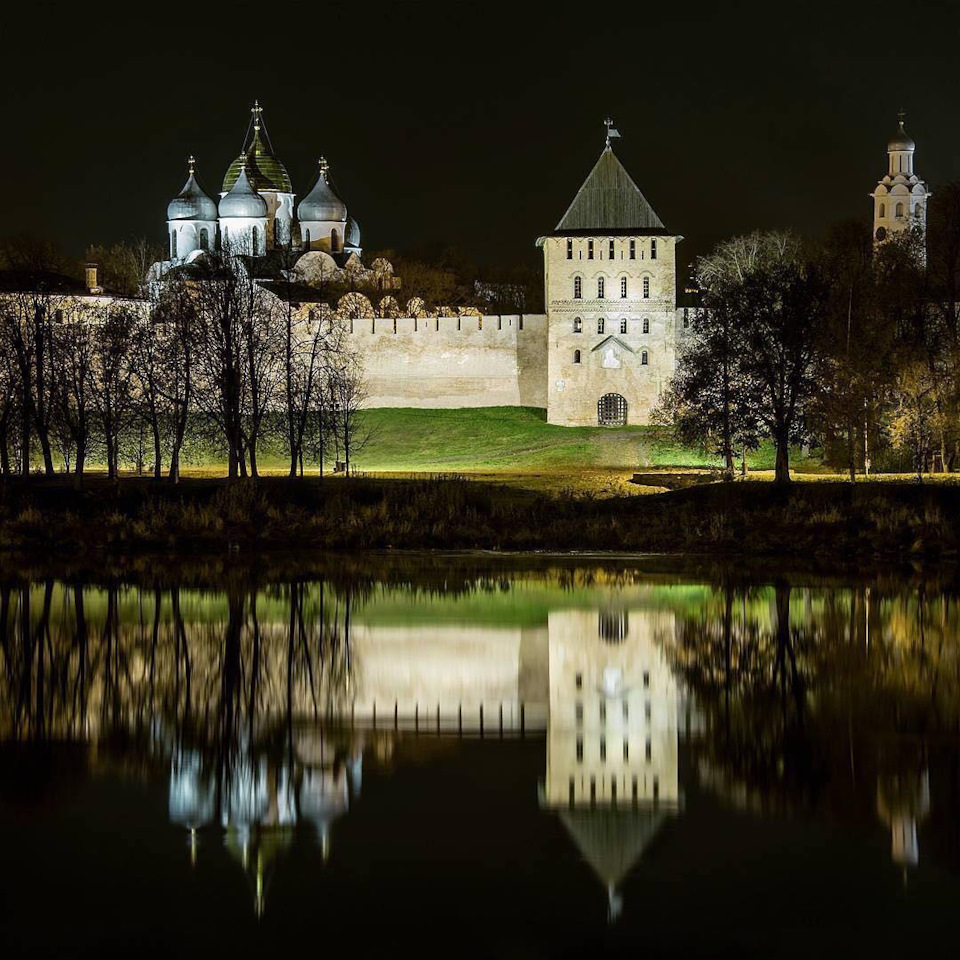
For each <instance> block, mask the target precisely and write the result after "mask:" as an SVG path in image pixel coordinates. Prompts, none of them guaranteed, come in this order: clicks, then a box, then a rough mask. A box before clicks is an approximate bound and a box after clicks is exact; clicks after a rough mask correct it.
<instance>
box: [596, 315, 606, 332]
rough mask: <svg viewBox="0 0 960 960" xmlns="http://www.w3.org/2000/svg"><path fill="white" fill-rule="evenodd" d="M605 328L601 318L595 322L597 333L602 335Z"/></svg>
mask: <svg viewBox="0 0 960 960" xmlns="http://www.w3.org/2000/svg"><path fill="white" fill-rule="evenodd" d="M605 327H606V322H605V321H604V319H603V317H601V318H600V319H599V320H598V321H597V333H603V331H604V329H605Z"/></svg>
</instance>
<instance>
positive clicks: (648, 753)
mask: <svg viewBox="0 0 960 960" xmlns="http://www.w3.org/2000/svg"><path fill="white" fill-rule="evenodd" d="M643 752H644V757H645V759H646V761H647V763H649V762H650V761H651V760H652V759H653V743H652V742H651V741H650V738H649V737H647V742H646V743H645V744H644V751H643Z"/></svg>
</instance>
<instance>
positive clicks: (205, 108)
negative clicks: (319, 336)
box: [0, 0, 960, 263]
mask: <svg viewBox="0 0 960 960" xmlns="http://www.w3.org/2000/svg"><path fill="white" fill-rule="evenodd" d="M701 7H703V9H702V10H701ZM659 8H666V9H669V10H673V11H675V12H672V13H657V12H654V10H655V9H659ZM4 17H5V22H4V34H5V40H6V42H5V43H4V61H3V63H2V65H0V71H2V80H0V90H2V93H0V106H2V109H3V119H4V124H3V125H4V133H3V145H2V148H0V169H2V174H3V176H2V183H3V184H4V185H5V187H6V192H5V197H4V200H5V203H4V214H3V216H2V217H0V234H11V233H14V232H17V231H21V230H28V231H31V232H33V233H37V234H43V235H49V236H52V237H56V238H58V239H59V240H60V242H61V243H62V245H63V247H64V248H65V249H66V251H67V252H68V253H70V254H72V255H75V256H81V255H82V252H83V249H84V246H85V245H86V244H87V243H90V242H111V241H115V240H119V239H123V238H125V237H129V236H132V235H147V236H149V237H151V238H154V239H156V240H158V241H160V240H162V239H163V237H164V217H165V206H166V203H167V201H168V200H169V199H170V198H171V197H173V196H174V195H175V194H176V193H177V192H178V191H179V189H180V187H181V185H182V183H183V180H184V179H185V162H184V161H185V158H186V156H187V155H188V154H189V153H191V152H193V153H195V154H196V155H197V157H198V159H199V173H200V176H201V181H202V183H203V184H204V185H205V186H206V188H207V190H208V192H211V193H214V191H216V190H217V189H218V188H219V183H220V179H221V177H222V175H223V172H224V170H225V168H226V166H227V165H228V163H229V162H230V161H231V159H233V157H235V156H236V154H237V153H238V152H239V150H240V147H241V141H242V139H243V135H244V132H245V130H246V126H247V121H248V118H249V113H248V110H249V106H250V103H251V101H252V100H253V99H254V98H255V97H258V98H259V99H260V101H261V103H262V104H263V105H264V108H265V118H266V122H267V127H268V129H269V131H270V134H271V136H272V139H273V143H274V146H275V148H276V150H277V153H278V155H279V156H280V157H281V159H283V161H284V162H285V163H286V165H287V168H288V170H289V171H290V174H291V176H292V178H293V182H294V188H295V189H296V190H297V192H298V194H299V195H300V196H302V195H303V193H305V192H306V190H307V189H308V188H309V186H310V184H311V183H312V179H313V177H314V176H315V170H316V163H315V160H316V157H317V156H319V155H320V154H321V153H323V154H326V155H327V157H329V159H330V162H331V165H332V173H333V178H334V181H335V183H336V184H337V186H338V189H339V190H340V192H341V193H342V195H343V197H344V199H345V200H346V202H347V204H348V206H349V208H350V211H351V213H352V214H353V215H355V216H356V217H357V219H358V220H359V222H360V224H361V227H362V229H363V241H364V243H363V245H364V247H365V248H366V249H368V250H372V249H378V248H382V247H394V248H400V249H404V248H410V247H415V246H417V245H421V244H434V243H438V244H447V243H449V244H455V245H458V246H460V247H462V248H463V249H464V250H465V251H466V252H467V253H468V254H469V255H471V256H473V257H475V258H477V259H478V260H481V261H489V262H498V263H510V262H514V261H518V260H525V261H527V262H529V263H536V262H537V261H536V257H537V254H536V252H535V251H534V248H533V244H534V241H535V240H536V238H537V236H538V235H540V234H543V233H548V232H549V231H550V230H551V229H552V228H553V226H554V225H555V224H556V222H557V220H558V219H559V218H560V216H561V215H562V214H563V212H564V210H565V209H566V206H567V204H568V203H569V202H570V200H571V199H572V198H573V195H574V193H575V192H576V190H577V188H578V187H579V186H580V183H581V182H582V181H583V179H584V177H585V176H586V174H587V172H588V171H589V169H590V167H591V166H592V164H593V163H594V161H595V160H596V157H597V155H598V154H599V151H600V149H601V148H602V145H603V127H602V123H601V121H602V119H603V117H604V116H605V115H606V114H607V113H610V114H612V116H613V117H614V118H615V120H616V123H617V126H618V127H619V129H620V131H621V133H622V134H623V139H622V140H621V141H619V142H618V144H617V152H618V155H619V156H620V157H621V159H622V160H623V162H624V163H625V165H626V167H627V169H628V170H629V171H630V172H631V174H632V175H633V177H634V179H635V180H636V181H637V183H638V184H639V186H640V188H641V189H642V190H643V191H644V193H645V194H646V196H647V198H648V199H649V200H650V201H651V203H652V204H653V206H654V208H655V209H656V210H657V212H658V213H659V214H660V216H661V218H662V219H663V220H664V221H665V223H666V224H667V226H668V227H669V228H670V229H672V230H674V231H676V232H678V233H681V234H683V235H684V236H685V237H686V238H687V240H686V242H685V244H684V248H686V250H687V252H688V254H694V253H699V252H705V250H706V249H708V248H709V246H710V245H711V244H712V243H714V242H715V241H716V240H718V239H721V238H723V237H727V236H731V235H734V234H737V233H741V232H744V231H748V230H751V229H753V228H757V227H759V228H772V227H788V226H789V227H793V228H794V229H796V230H798V231H800V232H802V233H805V234H812V235H816V234H817V233H819V232H821V231H822V230H823V229H824V228H825V227H826V226H827V225H828V224H829V223H830V222H831V221H834V220H838V219H843V218H846V217H851V216H868V215H869V213H870V209H871V207H870V201H869V199H868V197H867V194H868V193H869V192H870V190H871V189H872V188H873V185H874V184H875V182H876V180H877V179H878V178H879V177H880V176H882V174H883V173H884V171H885V162H886V155H885V145H886V141H887V139H888V137H889V136H890V135H891V134H892V132H893V130H894V129H895V127H896V113H897V110H898V109H899V108H900V107H901V106H903V107H904V108H905V109H906V110H907V113H908V119H907V129H908V130H909V131H910V133H911V134H912V136H913V137H914V138H915V139H916V141H917V144H918V150H917V160H916V168H917V171H918V172H919V173H920V175H921V176H923V177H924V178H925V179H926V180H927V181H928V183H930V184H931V185H932V187H933V189H934V191H936V186H937V184H938V183H943V182H945V181H947V180H950V179H954V178H960V122H958V104H960V70H958V66H957V51H958V49H960V42H958V41H960V8H958V6H957V5H956V4H954V3H949V2H943V3H925V2H914V3H911V4H908V5H902V4H896V5H886V6H884V5H881V4H877V3H870V4H860V3H843V2H841V0H836V2H834V3H832V4H823V5H820V4H819V3H805V4H790V3H770V2H767V3H763V4H747V3H736V2H728V3H724V4H709V5H707V4H702V5H701V4H694V3H690V2H682V0H681V2H679V3H675V4H669V3H666V4H647V3H635V2H631V3H614V2H612V0H606V2H604V3H588V2H584V3H581V4H579V5H575V6H570V7H567V6H566V5H563V4H560V3H550V4H532V3H530V4H528V3H525V2H521V0H515V2H514V3H512V4H509V5H502V6H501V5H499V4H496V3H492V2H488V3H477V4H473V3H456V2H453V0H450V2H448V3H446V4H443V5H442V6H432V5H428V4H417V3H403V4H395V5H383V6H378V5H377V4H373V3H370V2H355V3H351V2H349V0H338V2H337V3H325V2H320V0H315V2H312V3H309V4H303V5H300V4H292V3H284V2H280V0H275V2H273V3H265V2H263V0H260V2H258V3H256V4H252V5H249V6H246V5H245V4H244V3H243V2H241V0H232V2H230V3H218V4H216V5H215V6H211V7H210V8H207V7H206V6H205V5H203V4H200V3H192V4H191V3H182V4H154V5H142V4H136V5H134V4H128V5H126V7H125V10H124V12H118V11H117V10H115V8H114V7H112V6H110V7H107V6H103V7H102V8H99V9H98V5H97V4H96V3H95V2H94V3H88V4H71V5H70V6H69V7H66V6H64V7H61V6H60V5H53V4H44V3H38V2H34V3H33V4H32V5H31V6H30V7H29V9H27V5H26V4H20V5H18V8H17V12H16V13H15V14H12V15H11V14H10V13H9V12H7V13H5V15H4ZM935 199H936V198H934V202H935Z"/></svg>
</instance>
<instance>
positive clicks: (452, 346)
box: [345, 314, 547, 409]
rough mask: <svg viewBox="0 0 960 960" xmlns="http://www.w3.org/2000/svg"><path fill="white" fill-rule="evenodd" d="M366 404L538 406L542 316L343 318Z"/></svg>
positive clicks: (543, 378) (543, 379)
mask: <svg viewBox="0 0 960 960" xmlns="http://www.w3.org/2000/svg"><path fill="white" fill-rule="evenodd" d="M345 323H346V324H347V325H348V326H347V344H348V346H349V347H350V349H351V351H353V352H354V353H355V354H356V355H357V356H358V357H359V358H360V360H361V361H362V363H363V371H364V380H365V383H366V392H367V399H366V401H365V404H364V405H365V406H367V407H424V408H430V409H440V408H447V409H450V408H456V407H504V406H523V407H546V405H547V318H546V317H545V316H544V315H543V314H524V315H523V316H519V315H513V316H508V315H502V316H498V315H494V316H483V317H480V316H459V317H397V318H393V319H392V318H389V317H377V318H360V319H355V320H348V321H345Z"/></svg>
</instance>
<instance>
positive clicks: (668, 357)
mask: <svg viewBox="0 0 960 960" xmlns="http://www.w3.org/2000/svg"><path fill="white" fill-rule="evenodd" d="M611 123H612V121H607V127H608V136H607V141H606V144H605V146H604V149H603V152H602V153H601V154H600V158H599V160H597V162H596V164H595V165H594V167H593V170H591V171H590V174H589V176H588V177H587V179H586V180H585V181H584V183H583V186H581V187H580V190H579V191H578V192H577V195H576V196H575V197H574V199H573V202H572V203H571V204H570V207H569V208H568V210H567V212H566V213H565V214H564V215H563V217H561V219H560V222H559V223H558V224H557V226H556V229H555V230H554V231H553V233H552V234H551V235H550V236H547V237H541V238H540V240H538V241H537V244H538V246H540V247H542V249H543V265H544V285H545V300H546V311H547V328H548V346H547V420H548V422H550V423H556V424H561V425H563V426H596V425H598V424H599V425H601V426H621V425H625V424H644V423H648V422H649V419H650V414H651V412H652V411H653V408H654V407H655V406H656V404H657V400H658V399H659V397H660V393H661V391H662V390H663V389H664V388H665V387H666V385H667V383H668V382H669V380H670V378H671V377H672V376H673V372H674V369H675V366H676V329H675V327H676V308H677V293H676V274H677V267H676V245H677V243H678V242H679V241H680V240H681V239H683V238H682V237H679V236H677V235H675V234H672V233H670V231H668V230H667V229H666V227H665V226H664V225H663V221H662V220H661V219H660V218H659V217H658V216H657V214H656V213H655V212H654V210H653V207H651V206H650V204H649V203H648V202H647V200H646V198H645V197H644V196H643V194H642V193H641V192H640V188H639V187H638V186H637V185H636V183H634V181H633V179H632V178H631V177H630V174H628V173H627V171H626V169H625V168H624V166H623V164H622V163H621V162H620V161H619V159H617V156H616V154H615V153H614V151H613V147H612V145H611V136H618V134H617V132H616V131H615V130H611V129H610V126H611Z"/></svg>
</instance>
